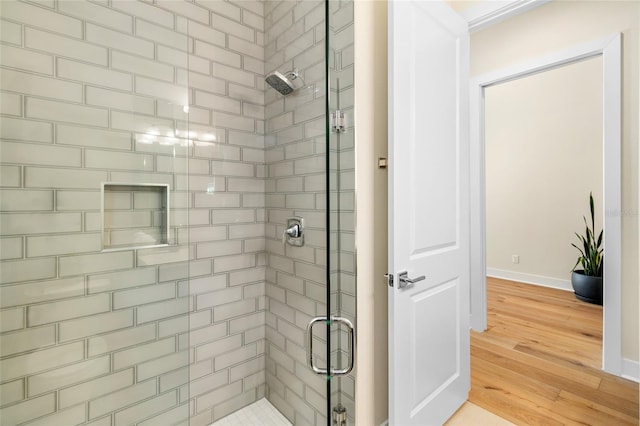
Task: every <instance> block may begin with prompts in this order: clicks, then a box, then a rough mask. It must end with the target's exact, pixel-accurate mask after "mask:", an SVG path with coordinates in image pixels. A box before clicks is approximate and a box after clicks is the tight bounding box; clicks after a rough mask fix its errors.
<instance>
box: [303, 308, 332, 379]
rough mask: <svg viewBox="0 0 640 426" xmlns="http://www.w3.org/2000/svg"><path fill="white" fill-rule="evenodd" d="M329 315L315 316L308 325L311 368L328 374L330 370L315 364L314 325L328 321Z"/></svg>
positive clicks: (308, 359)
mask: <svg viewBox="0 0 640 426" xmlns="http://www.w3.org/2000/svg"><path fill="white" fill-rule="evenodd" d="M326 321H327V317H315V318H313V319H312V320H311V321H309V324H308V325H307V361H308V364H309V368H311V370H312V371H313V372H314V373H316V374H321V375H324V376H326V375H327V374H328V373H329V371H328V370H327V369H326V368H319V367H316V366H315V365H314V364H313V326H314V325H315V324H316V323H318V322H326Z"/></svg>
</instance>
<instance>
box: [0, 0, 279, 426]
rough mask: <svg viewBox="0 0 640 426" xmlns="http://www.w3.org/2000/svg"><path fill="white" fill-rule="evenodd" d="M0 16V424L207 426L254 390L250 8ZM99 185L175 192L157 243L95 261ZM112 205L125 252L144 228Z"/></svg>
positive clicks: (258, 90) (256, 72) (34, 5)
mask: <svg viewBox="0 0 640 426" xmlns="http://www.w3.org/2000/svg"><path fill="white" fill-rule="evenodd" d="M0 7H1V9H0V15H1V17H2V22H1V26H2V34H1V40H2V45H1V49H2V50H1V55H0V67H1V68H0V84H1V87H0V89H1V92H0V96H1V99H0V100H1V103H0V104H1V106H2V108H1V109H0V114H1V116H0V138H1V143H0V156H1V161H2V167H1V171H2V173H1V175H0V179H1V180H0V187H1V189H0V191H1V192H0V210H1V212H0V225H1V234H2V235H1V236H2V238H0V250H1V252H0V258H1V260H2V263H1V264H0V271H1V272H0V283H1V287H0V297H1V299H0V300H1V302H0V303H1V308H2V310H1V311H0V312H1V317H0V319H1V321H2V326H1V327H2V330H1V331H2V335H1V337H0V344H1V347H2V352H1V353H0V356H1V357H2V358H1V359H0V369H1V371H0V373H1V379H0V380H1V383H0V392H1V401H0V404H1V407H2V408H1V411H0V418H1V422H2V424H3V425H5V424H6V425H13V424H47V425H51V424H65V425H66V424H93V425H98V424H99V425H124V424H133V423H137V424H140V425H157V424H179V423H183V424H186V423H187V419H188V418H189V417H190V419H191V424H198V425H199V424H202V425H204V424H208V423H209V422H211V421H212V420H214V419H217V418H219V417H221V416H223V415H225V414H226V413H228V412H230V411H233V410H234V409H236V408H238V407H240V406H242V405H245V404H246V403H249V402H252V401H254V400H256V399H258V398H260V397H261V396H263V395H264V394H265V392H266V385H265V373H264V366H265V363H266V357H265V355H264V353H265V349H266V348H265V326H264V323H265V315H266V300H265V270H266V269H265V266H266V257H265V225H264V224H265V221H266V211H265V203H266V197H265V182H266V181H265V177H266V173H267V170H266V167H265V151H264V136H263V134H264V125H265V124H264V114H265V107H264V105H265V104H264V91H263V90H264V87H263V80H262V78H263V74H264V57H263V55H264V48H263V45H264V42H263V40H264V18H263V15H264V8H263V4H262V2H261V1H248V0H242V1H236V2H231V1H217V0H216V1H205V0H202V1H200V0H198V1H170V0H167V1H164V0H156V1H154V2H151V1H125V0H102V1H93V2H87V1H78V0H71V1H63V0H59V1H54V0H49V1H47V0H41V1H33V2H27V1H24V2H19V1H15V0H6V1H2V2H0ZM187 104H188V105H189V114H188V117H187V115H186V114H185V112H184V105H187ZM187 171H188V172H189V174H188V175H187ZM104 181H112V182H136V183H142V182H144V183H166V184H169V185H170V188H171V199H170V202H171V206H172V208H171V211H170V214H171V218H172V219H171V229H170V234H169V243H170V246H169V247H159V248H150V249H126V250H122V251H115V252H108V253H103V252H101V250H102V247H101V242H100V229H101V223H100V221H101V219H100V218H101V216H100V202H101V200H100V191H99V188H100V183H101V182H104ZM108 202H109V204H108V205H109V206H112V207H113V208H114V211H113V213H114V214H115V213H116V212H117V210H120V211H121V212H122V214H121V215H120V216H128V217H129V218H135V221H136V222H137V223H136V228H135V230H134V231H132V229H131V228H128V225H127V222H123V223H121V224H120V225H119V226H121V227H122V228H123V233H122V235H121V236H122V237H123V238H125V240H126V239H127V238H129V236H130V235H129V236H127V235H128V234H127V231H129V233H131V232H142V233H143V234H144V232H145V230H147V229H148V226H147V225H153V224H154V223H157V222H154V221H156V220H157V216H158V213H157V212H153V211H152V210H149V209H146V211H145V200H144V199H141V200H137V199H136V197H135V196H133V197H132V196H125V197H122V198H118V197H115V198H112V199H109V200H108ZM114 220H117V216H114ZM189 380H191V382H190V383H189Z"/></svg>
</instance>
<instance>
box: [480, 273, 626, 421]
mask: <svg viewBox="0 0 640 426" xmlns="http://www.w3.org/2000/svg"><path fill="white" fill-rule="evenodd" d="M487 308H488V330H487V331H486V332H484V333H476V332H473V331H472V332H471V392H470V394H469V401H471V402H473V403H474V404H476V405H478V406H480V407H482V408H485V409H486V410H489V411H491V412H493V413H495V414H497V415H499V416H501V417H503V418H505V419H507V420H509V421H511V422H513V423H515V424H518V425H606V426H609V425H611V426H617V425H638V388H639V386H638V384H637V383H635V382H632V381H628V380H624V379H621V378H618V377H615V376H612V375H610V374H607V373H604V372H603V371H602V370H601V369H600V368H601V356H602V307H601V306H596V305H590V304H588V303H584V302H580V301H578V300H576V299H575V297H574V295H573V293H570V292H567V291H562V290H555V289H550V288H545V287H539V286H531V285H528V284H522V283H517V282H513V281H506V280H499V279H495V278H487Z"/></svg>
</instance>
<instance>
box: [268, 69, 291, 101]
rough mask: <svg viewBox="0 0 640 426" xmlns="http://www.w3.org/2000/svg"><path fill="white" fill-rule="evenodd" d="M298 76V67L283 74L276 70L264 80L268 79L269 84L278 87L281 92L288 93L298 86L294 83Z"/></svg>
mask: <svg viewBox="0 0 640 426" xmlns="http://www.w3.org/2000/svg"><path fill="white" fill-rule="evenodd" d="M296 78H298V70H297V69H295V70H293V71H289V72H288V73H286V74H282V73H280V72H279V71H274V72H272V73H269V74H267V76H266V77H265V79H264V81H266V82H267V84H269V86H271V87H273V88H274V89H276V90H277V91H278V92H279V93H280V94H282V95H288V94H290V93H293V91H294V90H296V87H295V86H294V85H293V80H295V79H296Z"/></svg>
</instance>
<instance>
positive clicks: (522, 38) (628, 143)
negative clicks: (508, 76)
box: [471, 1, 640, 361]
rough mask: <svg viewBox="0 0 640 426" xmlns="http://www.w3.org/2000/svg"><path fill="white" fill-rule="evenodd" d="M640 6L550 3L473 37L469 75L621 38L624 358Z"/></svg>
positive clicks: (628, 329)
mask: <svg viewBox="0 0 640 426" xmlns="http://www.w3.org/2000/svg"><path fill="white" fill-rule="evenodd" d="M639 32H640V3H638V2H623V1H620V2H617V1H593V2H551V3H548V4H546V5H544V6H542V7H540V8H538V9H535V10H532V11H530V12H528V13H526V14H523V15H520V16H517V17H515V18H512V19H509V20H507V21H504V22H502V23H500V24H497V25H495V26H493V27H490V28H487V29H485V30H482V31H479V32H477V33H474V34H473V35H472V38H471V75H472V76H477V75H481V74H484V73H486V72H489V71H491V70H496V69H500V68H504V67H506V66H509V65H511V64H515V63H519V62H523V61H525V60H529V59H532V58H536V57H539V56H542V55H544V54H545V53H549V52H554V51H558V50H561V49H565V48H568V47H571V46H573V45H576V44H578V43H581V42H586V41H590V40H595V39H598V38H601V37H605V36H608V35H611V34H614V33H622V34H623V37H622V39H623V54H622V57H623V67H622V72H623V89H622V93H623V105H622V111H623V116H622V120H623V122H622V212H608V213H607V214H620V215H622V218H621V219H622V301H623V306H622V323H623V330H622V337H623V338H622V342H623V348H622V354H623V357H624V358H627V359H630V360H635V361H637V360H638V359H639V351H638V343H639V342H638V334H639V328H638V282H639V270H638V257H639V254H638V218H639V214H638V211H639V210H638V193H639V187H638V170H639V157H638V128H639V126H638V121H639V118H638V117H639V111H638V83H639V75H640V73H639V70H638V59H639V45H638V40H639V38H638V36H639Z"/></svg>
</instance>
